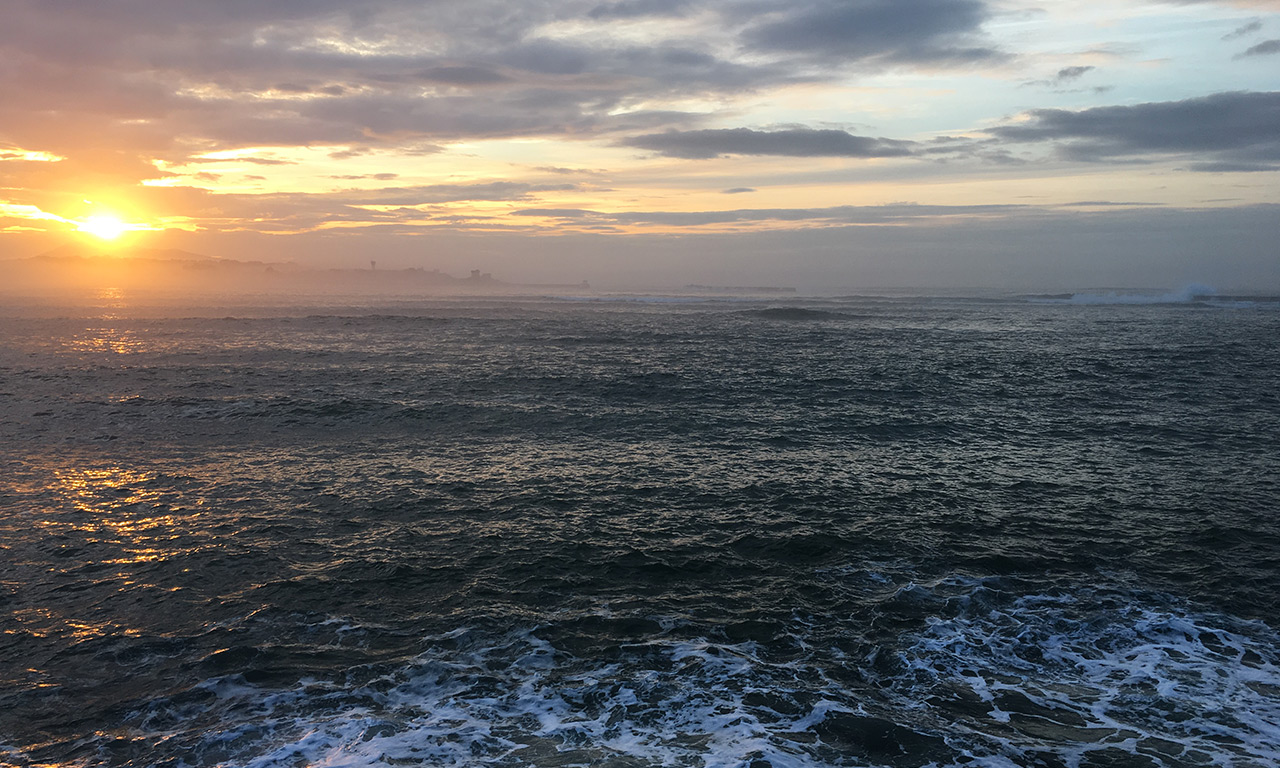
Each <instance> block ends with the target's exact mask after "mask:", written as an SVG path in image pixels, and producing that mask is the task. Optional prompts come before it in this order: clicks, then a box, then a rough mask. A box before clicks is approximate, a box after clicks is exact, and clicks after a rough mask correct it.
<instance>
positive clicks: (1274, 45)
mask: <svg viewBox="0 0 1280 768" xmlns="http://www.w3.org/2000/svg"><path fill="white" fill-rule="evenodd" d="M1274 53H1280V40H1263V41H1262V42H1261V43H1258V44H1257V45H1254V46H1250V47H1249V48H1248V49H1247V50H1245V52H1244V53H1242V54H1240V55H1239V56H1236V58H1237V59H1243V58H1247V57H1249V56H1269V55H1271V54H1274Z"/></svg>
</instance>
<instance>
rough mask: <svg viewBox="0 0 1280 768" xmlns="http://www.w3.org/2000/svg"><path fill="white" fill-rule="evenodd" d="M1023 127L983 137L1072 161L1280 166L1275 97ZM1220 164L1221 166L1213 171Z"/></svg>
mask: <svg viewBox="0 0 1280 768" xmlns="http://www.w3.org/2000/svg"><path fill="white" fill-rule="evenodd" d="M1027 116H1028V118H1029V120H1028V121H1027V122H1026V123H1025V124H1018V125H1006V126H1001V127H998V128H993V129H990V130H989V131H988V133H990V134H992V135H993V136H995V137H997V138H999V139H1003V140H1005V141H1008V142H1019V143H1032V142H1053V143H1055V144H1056V146H1057V147H1058V150H1059V152H1060V153H1061V154H1062V155H1063V156H1064V157H1067V158H1069V159H1074V160H1084V161H1105V160H1128V161H1142V160H1151V159H1155V158H1158V157H1160V156H1168V155H1184V154H1187V155H1194V156H1197V157H1199V158H1200V161H1201V163H1204V164H1208V165H1203V166H1200V167H1198V168H1197V169H1201V170H1207V169H1210V168H1213V167H1218V168H1221V167H1223V166H1222V165H1221V164H1222V163H1227V164H1232V165H1234V166H1239V167H1246V166H1248V167H1253V168H1255V169H1258V170H1266V169H1270V168H1273V167H1277V164H1280V92H1274V91H1271V92H1261V93H1257V92H1230V93H1218V94H1213V95H1211V96H1205V97H1202V98H1196V99H1186V100H1183V101H1165V102H1152V103H1147V104H1135V105H1132V106H1113V107H1094V108H1092V109H1085V110H1081V111H1078V112H1072V111H1068V110H1064V109H1037V110H1032V111H1031V112H1029V113H1028V114H1027ZM1213 164H1218V165H1216V166H1215V165H1213Z"/></svg>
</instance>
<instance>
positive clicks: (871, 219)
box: [512, 203, 1034, 227]
mask: <svg viewBox="0 0 1280 768" xmlns="http://www.w3.org/2000/svg"><path fill="white" fill-rule="evenodd" d="M1032 210H1034V209H1033V208H1031V207H1030V206H1021V205H916V204H913V203H896V204H891V205H867V206H854V205H841V206H832V207H829V208H741V209H737V210H732V211H691V212H672V211H627V212H620V213H605V212H601V211H593V210H585V209H581V208H525V209H522V210H519V211H514V212H513V213H512V215H515V216H536V217H543V218H552V219H559V220H561V221H563V222H565V223H574V224H578V225H586V224H594V225H599V224H612V225H660V226H687V227H701V226H710V225H716V224H735V223H752V222H769V221H812V222H815V223H819V224H837V225H838V224H864V225H873V224H883V225H889V224H897V223H901V222H904V221H911V220H919V219H948V218H964V217H972V216H992V215H1012V214H1017V213H1020V212H1030V211H1032Z"/></svg>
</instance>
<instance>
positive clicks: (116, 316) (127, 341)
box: [67, 288, 144, 355]
mask: <svg viewBox="0 0 1280 768" xmlns="http://www.w3.org/2000/svg"><path fill="white" fill-rule="evenodd" d="M94 299H95V300H96V301H97V302H98V303H99V304H100V306H101V309H102V314H100V315H99V316H97V317H96V318H93V320H94V321H96V324H94V325H90V326H88V327H87V328H85V329H84V330H83V331H81V332H80V333H77V334H76V335H75V336H74V337H72V338H71V339H70V340H69V341H68V343H67V346H69V347H70V348H71V349H72V350H74V351H76V352H111V353H115V354H119V355H126V354H136V353H138V352H142V351H143V349H144V345H143V343H142V340H141V339H140V338H139V337H138V334H137V332H135V331H133V330H131V329H129V328H124V327H121V326H122V325H123V324H124V322H125V318H124V315H122V314H121V312H122V311H123V310H124V309H125V307H126V306H127V302H126V299H125V293H124V291H123V290H122V289H120V288H103V289H101V290H99V291H98V293H97V294H95V296H94Z"/></svg>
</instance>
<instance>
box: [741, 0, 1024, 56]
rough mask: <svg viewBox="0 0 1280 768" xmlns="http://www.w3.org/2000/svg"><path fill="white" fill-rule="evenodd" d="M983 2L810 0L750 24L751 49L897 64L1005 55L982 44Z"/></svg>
mask: <svg viewBox="0 0 1280 768" xmlns="http://www.w3.org/2000/svg"><path fill="white" fill-rule="evenodd" d="M988 15H989V14H988V10H987V7H986V5H985V4H984V3H982V2H979V1H978V0H808V2H800V3H795V4H792V5H789V6H786V10H783V11H779V12H777V13H774V14H771V15H769V16H766V18H765V19H764V20H762V21H760V22H758V23H754V24H750V25H749V26H748V27H747V29H746V30H745V31H744V33H743V35H742V39H743V40H744V42H745V43H746V44H747V45H748V46H749V47H751V48H753V49H756V50H762V51H771V52H788V53H803V54H805V55H807V56H812V57H815V58H827V59H829V58H831V57H834V58H837V59H841V60H854V61H866V60H883V61H886V62H891V63H908V62H917V63H935V62H948V61H950V62H967V61H978V60H983V59H992V58H998V57H999V56H1000V55H1001V54H1000V53H999V52H998V51H996V50H994V49H992V48H989V47H986V46H983V45H980V44H977V43H976V42H975V41H976V40H977V34H978V32H979V30H980V28H981V26H982V24H983V22H985V21H986V19H987V17H988Z"/></svg>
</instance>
